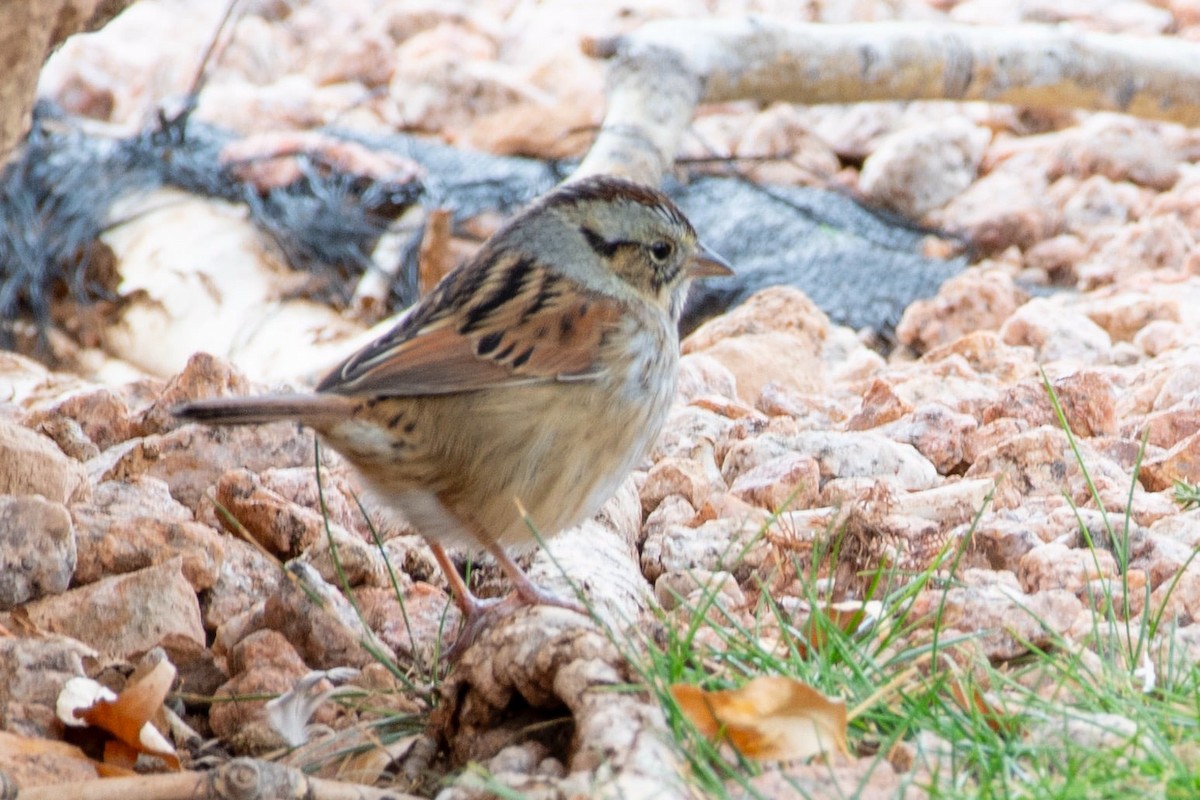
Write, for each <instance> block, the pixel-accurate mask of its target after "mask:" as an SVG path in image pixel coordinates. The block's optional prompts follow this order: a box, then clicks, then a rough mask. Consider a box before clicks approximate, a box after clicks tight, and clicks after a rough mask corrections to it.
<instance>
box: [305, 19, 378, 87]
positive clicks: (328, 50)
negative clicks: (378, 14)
mask: <svg viewBox="0 0 1200 800" xmlns="http://www.w3.org/2000/svg"><path fill="white" fill-rule="evenodd" d="M310 47H311V50H310V52H309V53H308V54H307V57H306V58H305V60H304V61H303V62H302V63H301V64H300V65H299V66H301V67H303V68H304V70H305V72H307V73H308V75H309V76H310V77H311V78H312V79H313V82H314V83H316V84H317V85H318V86H326V85H329V84H333V83H348V82H349V83H357V84H360V85H362V86H366V87H369V88H372V89H378V88H380V87H386V86H387V84H388V82H389V81H391V79H392V75H393V74H394V72H395V69H396V61H395V54H396V48H395V47H394V45H393V43H392V41H391V39H390V37H388V35H387V34H386V33H385V32H384V31H382V30H379V29H375V28H373V27H370V28H363V27H360V28H358V29H357V30H355V31H353V35H349V36H328V38H325V37H318V38H316V39H314V40H313V41H312V42H311V43H310Z"/></svg>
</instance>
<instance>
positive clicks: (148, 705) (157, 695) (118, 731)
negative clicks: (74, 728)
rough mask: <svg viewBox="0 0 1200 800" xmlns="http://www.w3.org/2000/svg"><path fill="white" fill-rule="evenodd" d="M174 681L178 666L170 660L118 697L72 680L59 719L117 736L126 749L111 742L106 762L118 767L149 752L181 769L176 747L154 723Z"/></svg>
mask: <svg viewBox="0 0 1200 800" xmlns="http://www.w3.org/2000/svg"><path fill="white" fill-rule="evenodd" d="M174 680H175V667H174V665H173V664H171V662H170V661H166V660H163V661H160V662H158V663H157V664H155V665H154V668H153V669H151V670H150V671H149V672H147V673H146V674H145V675H143V676H142V678H141V679H140V680H138V681H136V682H131V683H130V684H129V685H127V686H126V687H125V689H124V691H122V692H121V693H120V694H119V695H117V696H116V697H113V696H112V692H109V691H107V690H105V689H104V688H103V687H101V686H99V684H96V686H95V687H90V684H95V681H91V680H90V679H88V678H72V679H71V680H69V681H67V684H66V686H64V687H63V693H62V694H61V695H60V697H59V703H58V716H59V719H61V720H62V721H63V722H66V723H67V724H69V725H78V724H81V723H83V724H86V725H91V726H92V727H95V728H100V729H102V730H105V731H108V732H109V733H111V734H112V735H113V736H115V737H116V738H117V740H118V742H120V743H121V744H122V745H124V746H117V745H116V744H115V743H113V742H109V743H107V745H113V746H112V747H109V746H107V745H106V747H105V760H106V761H107V760H108V757H109V756H110V755H111V756H112V759H113V761H112V763H113V764H114V765H116V766H129V765H130V764H131V763H132V761H136V760H137V754H138V753H148V754H150V755H153V756H157V757H158V758H161V759H162V760H163V761H165V762H166V763H167V764H168V765H169V766H170V767H171V768H172V769H179V758H178V757H177V756H176V755H175V748H174V747H172V746H171V743H170V742H168V741H167V740H166V738H165V737H164V736H163V735H162V734H161V733H159V732H158V729H157V728H155V727H154V724H153V720H154V718H155V716H156V715H157V714H158V713H159V711H160V710H161V709H162V704H163V700H164V699H166V696H167V692H168V691H169V690H170V688H171V683H172V682H174ZM89 687H90V688H89Z"/></svg>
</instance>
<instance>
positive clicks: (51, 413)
mask: <svg viewBox="0 0 1200 800" xmlns="http://www.w3.org/2000/svg"><path fill="white" fill-rule="evenodd" d="M64 418H65V419H69V420H72V421H74V422H75V423H76V424H77V425H78V426H79V429H80V431H81V432H82V433H83V435H84V436H85V437H86V438H87V440H88V441H89V442H90V443H91V444H93V445H94V446H95V447H96V448H97V449H99V450H106V449H108V448H109V447H112V446H113V445H114V444H118V443H120V442H123V441H125V440H126V439H128V438H130V437H131V436H133V435H135V432H137V431H138V424H139V423H138V420H137V419H136V417H135V415H134V414H133V412H131V411H130V409H129V405H128V404H127V403H126V402H125V399H124V398H122V397H120V396H119V395H117V394H116V393H114V392H113V391H112V390H111V389H108V388H106V387H98V388H95V389H91V390H85V391H81V392H75V393H73V394H69V395H67V396H66V397H63V398H56V399H54V400H53V401H46V402H42V403H37V404H36V405H34V406H33V407H32V408H30V410H29V413H28V415H27V416H26V418H25V424H26V425H28V426H29V427H31V428H38V427H39V426H41V425H53V424H54V423H55V422H56V421H58V420H62V419H64Z"/></svg>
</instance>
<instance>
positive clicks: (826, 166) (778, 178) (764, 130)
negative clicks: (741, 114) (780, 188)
mask: <svg viewBox="0 0 1200 800" xmlns="http://www.w3.org/2000/svg"><path fill="white" fill-rule="evenodd" d="M734 155H736V156H737V157H738V158H744V159H746V161H745V162H744V163H745V170H746V176H747V177H748V178H750V179H751V180H753V181H754V182H755V183H763V184H779V185H819V186H825V185H826V184H827V183H828V181H829V179H830V178H832V177H833V176H834V175H835V174H836V173H837V172H838V170H840V169H841V162H839V161H838V157H837V155H836V154H835V153H834V152H833V150H832V149H831V148H830V147H829V145H828V144H826V143H825V141H824V140H823V139H821V137H819V136H816V135H815V134H813V132H812V131H811V130H809V128H808V126H807V125H806V124H805V123H804V121H803V119H802V118H801V114H800V112H798V111H797V110H796V107H795V106H794V105H792V104H791V103H775V104H773V105H771V106H770V107H769V108H767V109H766V110H764V111H762V112H760V113H759V114H757V115H756V116H755V117H754V118H753V119H751V120H750V123H749V124H748V125H747V126H746V128H745V132H744V133H743V134H742V138H741V139H740V140H739V141H738V142H737V144H736V145H735V146H734Z"/></svg>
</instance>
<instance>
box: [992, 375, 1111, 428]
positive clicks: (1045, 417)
mask: <svg viewBox="0 0 1200 800" xmlns="http://www.w3.org/2000/svg"><path fill="white" fill-rule="evenodd" d="M1050 385H1051V386H1052V387H1053V388H1054V393H1055V395H1056V396H1057V397H1058V402H1059V406H1060V407H1061V408H1062V411H1063V415H1064V416H1065V417H1066V420H1067V424H1068V425H1069V426H1070V427H1071V431H1072V432H1074V434H1075V435H1076V436H1104V435H1109V434H1112V433H1115V432H1116V428H1117V416H1116V415H1117V411H1116V405H1117V390H1116V387H1115V386H1113V382H1112V378H1111V377H1110V376H1109V375H1107V374H1105V373H1101V372H1098V371H1096V370H1083V371H1080V372H1075V373H1072V374H1070V375H1067V376H1066V377H1063V378H1058V379H1055V380H1053V381H1051V382H1050ZM1005 417H1012V418H1016V419H1019V420H1021V421H1023V422H1026V423H1028V425H1029V427H1031V428H1036V427H1039V426H1041V425H1059V424H1061V423H1060V422H1059V419H1058V416H1057V414H1056V412H1055V410H1054V406H1053V404H1052V403H1051V401H1050V394H1049V392H1048V391H1047V389H1046V386H1045V384H1043V383H1042V382H1041V381H1040V380H1027V381H1023V382H1021V383H1019V384H1017V385H1016V386H1013V387H1011V388H1010V389H1008V390H1007V391H1006V392H1005V393H1004V394H1003V395H1002V396H1001V397H1000V399H999V400H998V401H997V402H996V403H995V404H994V405H992V406H989V407H987V408H985V409H983V412H982V414H981V416H980V419H981V422H983V423H985V424H986V423H989V422H992V421H994V420H997V419H1002V418H1005Z"/></svg>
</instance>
